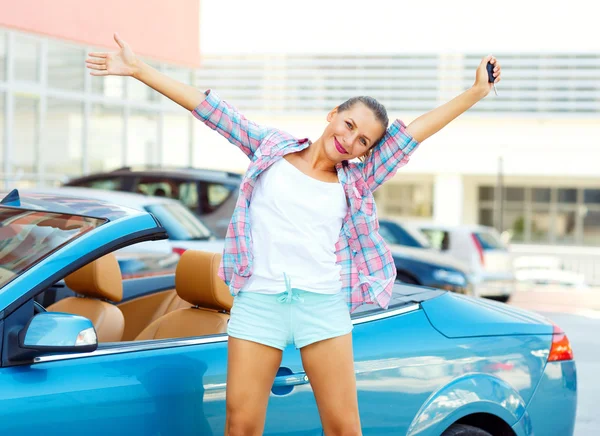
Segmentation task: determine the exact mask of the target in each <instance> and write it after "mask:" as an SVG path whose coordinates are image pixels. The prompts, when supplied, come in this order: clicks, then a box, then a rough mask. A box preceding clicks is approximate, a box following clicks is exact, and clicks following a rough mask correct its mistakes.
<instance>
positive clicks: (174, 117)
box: [161, 113, 194, 167]
mask: <svg viewBox="0 0 600 436" xmlns="http://www.w3.org/2000/svg"><path fill="white" fill-rule="evenodd" d="M163 120H164V124H163V132H164V134H163V138H164V140H163V145H162V147H163V148H162V162H161V164H163V165H165V166H178V167H187V166H190V165H191V162H190V161H189V158H190V122H194V120H193V119H192V118H190V116H189V115H187V114H184V115H178V114H169V113H167V114H165V115H164V117H163Z"/></svg>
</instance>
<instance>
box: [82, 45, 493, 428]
mask: <svg viewBox="0 0 600 436" xmlns="http://www.w3.org/2000/svg"><path fill="white" fill-rule="evenodd" d="M115 41H116V43H117V44H118V46H119V48H120V49H119V51H118V52H113V53H90V57H89V58H88V59H87V61H86V64H87V67H88V68H90V69H91V70H92V71H91V74H92V75H95V76H107V75H121V76H132V77H135V78H136V79H138V80H140V81H141V82H143V83H145V84H146V85H148V86H150V87H151V88H153V89H155V90H156V91H158V92H160V93H161V94H163V95H165V96H166V97H168V98H170V99H171V100H173V101H174V102H176V103H178V104H179V105H181V106H183V107H184V108H186V109H187V110H189V111H192V114H193V115H194V116H195V117H196V118H198V119H200V120H201V121H203V122H204V123H205V124H206V125H208V126H209V127H210V128H212V129H214V130H216V131H217V132H219V133H220V134H221V135H223V136H224V137H226V138H227V139H228V140H229V141H230V142H231V143H233V144H234V145H236V146H238V147H239V148H240V149H241V150H242V151H243V152H244V153H245V154H246V155H247V156H248V158H249V159H250V160H251V164H250V166H249V168H248V171H247V172H246V175H245V177H244V179H243V181H242V184H241V187H240V193H239V198H238V202H237V205H236V208H235V211H234V214H233V217H232V220H231V223H230V224H229V228H228V231H227V237H226V241H225V249H224V253H223V260H222V263H221V266H220V268H219V275H220V276H221V278H222V279H223V280H224V281H225V282H226V283H227V284H228V285H229V287H230V289H231V292H232V294H233V295H235V298H234V304H233V308H232V310H231V319H230V322H229V327H228V334H229V344H228V353H229V354H228V368H227V401H226V403H227V418H226V425H225V433H226V434H227V435H238V434H239V435H260V434H262V431H263V427H264V420H265V414H266V408H267V402H268V398H269V391H270V389H271V386H272V384H273V381H274V378H275V375H276V372H277V369H278V368H279V365H280V363H281V357H282V350H283V349H284V348H285V347H286V346H287V345H288V344H294V345H295V346H296V347H297V348H299V349H300V352H301V356H302V363H303V366H304V369H305V371H306V374H307V375H308V377H309V380H310V383H311V386H312V389H313V391H314V394H315V398H316V402H317V406H318V408H319V414H320V416H321V421H322V424H323V429H324V431H325V434H326V435H337V434H344V435H350V434H356V435H358V434H361V429H360V419H359V413H358V401H357V393H356V381H355V375H354V362H353V355H352V336H351V331H352V323H351V321H350V312H351V311H352V310H354V309H356V308H357V307H358V306H360V305H362V304H364V303H375V304H378V305H380V306H381V307H383V308H385V307H387V305H388V303H389V300H390V297H391V292H392V291H391V290H392V285H393V282H394V279H395V275H396V269H395V267H394V262H393V259H392V256H391V253H390V251H389V249H388V248H387V246H386V244H385V243H384V241H383V240H382V238H381V236H380V235H379V233H378V227H379V225H378V221H377V216H376V210H375V204H374V201H373V191H374V190H375V189H377V188H378V187H379V186H380V185H381V184H382V183H383V182H385V181H386V180H388V179H389V178H390V177H392V176H393V175H394V174H395V172H396V171H397V170H398V168H399V167H401V166H402V165H404V164H406V163H407V162H408V159H409V156H410V155H411V153H412V152H413V151H414V150H415V149H416V147H417V145H418V144H419V143H421V142H422V141H424V140H425V139H427V138H428V137H430V136H431V135H433V134H434V133H436V132H437V131H439V130H440V129H441V128H443V127H444V126H446V125H447V124H448V123H449V122H450V121H452V120H453V119H455V118H456V117H457V116H459V115H460V114H462V113H463V112H465V111H466V110H467V109H469V108H470V107H471V106H473V105H474V104H475V103H477V102H478V101H479V100H481V99H482V98H484V97H485V96H486V95H487V94H488V93H489V92H490V89H491V87H492V83H489V82H488V74H487V71H486V65H487V63H488V61H489V62H491V63H492V64H493V65H494V77H495V81H496V82H498V81H500V75H501V69H500V65H499V63H498V62H497V61H496V59H495V58H494V57H493V56H487V57H485V58H484V59H483V60H482V61H481V64H480V65H479V67H478V68H477V71H476V73H475V82H474V84H473V86H472V87H471V88H470V89H468V90H467V91H465V92H464V93H462V94H461V95H459V96H458V97H456V98H455V99H453V100H452V101H450V102H448V103H446V104H444V105H443V106H440V107H438V108H437V109H434V110H432V111H431V112H429V113H426V114H425V115H422V116H421V117H419V118H417V119H416V120H415V121H413V122H412V123H411V124H410V125H409V126H408V127H406V126H405V125H404V124H403V123H402V122H401V121H399V120H397V121H394V122H393V123H392V124H391V125H390V126H389V127H388V117H387V114H386V110H385V108H384V107H383V106H382V105H381V104H379V103H378V102H377V101H376V100H374V99H372V98H370V97H357V98H353V99H350V100H348V101H346V102H345V103H343V104H341V105H340V106H338V107H336V108H334V109H333V110H332V111H331V112H329V113H328V114H327V117H326V119H327V125H326V127H325V130H324V131H323V133H322V135H321V136H320V137H319V138H318V139H317V140H316V141H314V142H311V141H310V140H308V139H298V138H295V137H293V136H291V135H289V134H288V133H285V132H283V131H280V130H278V129H275V128H268V127H264V126H259V125H257V124H255V123H253V122H251V121H249V120H247V119H246V118H244V116H243V115H242V114H240V113H239V112H238V111H237V110H236V109H235V108H234V107H232V106H230V105H229V104H227V103H226V102H225V101H223V100H221V99H220V97H219V96H218V95H217V94H216V93H215V92H214V91H210V90H209V91H206V92H202V91H199V90H197V89H196V88H193V87H191V86H188V85H185V84H183V83H179V82H177V81H175V80H173V79H171V78H169V77H167V76H165V75H163V74H161V73H160V72H158V71H156V70H154V69H152V68H151V67H150V66H148V65H147V64H145V63H143V62H142V61H141V60H140V59H138V58H137V57H136V56H135V54H134V53H133V51H132V50H131V48H130V47H129V46H128V44H127V43H126V42H125V41H123V40H122V39H120V38H119V36H118V35H116V34H115ZM357 159H358V160H359V162H356V160H357Z"/></svg>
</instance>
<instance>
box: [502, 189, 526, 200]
mask: <svg viewBox="0 0 600 436" xmlns="http://www.w3.org/2000/svg"><path fill="white" fill-rule="evenodd" d="M504 192H505V194H504V195H505V196H506V197H505V200H506V201H524V200H525V188H506V190H505V191H504Z"/></svg>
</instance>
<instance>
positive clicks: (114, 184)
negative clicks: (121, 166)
mask: <svg viewBox="0 0 600 436" xmlns="http://www.w3.org/2000/svg"><path fill="white" fill-rule="evenodd" d="M122 184H123V180H122V179H121V178H120V177H114V178H112V179H111V178H108V179H96V180H90V181H88V182H85V183H82V184H80V185H77V186H85V187H87V188H92V189H104V190H106V191H119V190H120V189H121V186H122Z"/></svg>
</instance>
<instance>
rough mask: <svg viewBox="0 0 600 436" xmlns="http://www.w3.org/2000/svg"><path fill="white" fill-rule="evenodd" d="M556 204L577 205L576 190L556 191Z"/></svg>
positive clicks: (562, 189) (561, 189)
mask: <svg viewBox="0 0 600 436" xmlns="http://www.w3.org/2000/svg"><path fill="white" fill-rule="evenodd" d="M558 202H559V203H569V204H574V203H577V189H571V188H569V189H564V188H560V189H559V190H558Z"/></svg>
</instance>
